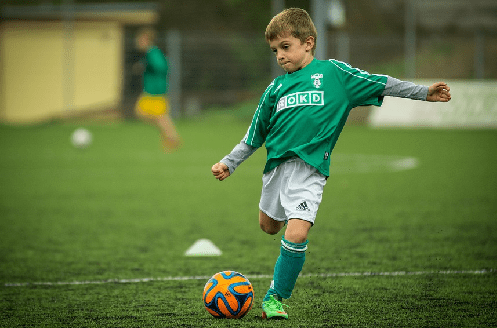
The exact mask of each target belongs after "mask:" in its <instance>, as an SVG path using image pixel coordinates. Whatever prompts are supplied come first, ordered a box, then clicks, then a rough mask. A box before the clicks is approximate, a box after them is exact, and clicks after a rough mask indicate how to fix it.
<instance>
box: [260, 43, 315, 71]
mask: <svg viewBox="0 0 497 328" xmlns="http://www.w3.org/2000/svg"><path fill="white" fill-rule="evenodd" d="M269 46H270V47H271V50H272V51H273V52H274V54H275V55H276V60H277V62H278V64H279V65H280V66H281V67H282V68H283V69H284V70H285V71H286V72H288V73H293V72H295V71H298V70H299V69H302V68H304V67H305V66H307V64H309V63H310V62H311V61H312V59H313V58H314V56H313V55H312V48H313V47H314V38H313V37H312V36H310V37H308V38H307V40H306V41H305V42H304V43H301V42H300V40H299V39H297V38H296V37H294V36H292V35H291V34H288V35H286V36H279V37H276V38H274V39H273V40H271V41H269Z"/></svg>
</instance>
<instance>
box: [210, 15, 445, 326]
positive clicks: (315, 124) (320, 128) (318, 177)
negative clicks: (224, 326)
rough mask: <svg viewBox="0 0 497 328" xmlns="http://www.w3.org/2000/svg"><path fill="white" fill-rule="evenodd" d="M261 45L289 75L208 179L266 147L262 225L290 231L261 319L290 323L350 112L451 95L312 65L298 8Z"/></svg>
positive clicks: (310, 32) (311, 39)
mask: <svg viewBox="0 0 497 328" xmlns="http://www.w3.org/2000/svg"><path fill="white" fill-rule="evenodd" d="M266 41H267V42H268V43H269V46H270V47H271V50H272V51H273V52H274V53H275V55H276V60H277V61H278V64H279V65H280V66H281V67H282V68H283V69H284V70H285V71H286V74H285V75H282V76H279V77H277V78H276V79H275V80H274V81H273V82H272V83H271V84H270V85H269V86H268V88H267V89H266V91H265V92H264V93H263V95H262V97H261V99H260V102H259V105H258V107H257V110H256V111H255V114H254V117H253V119H252V124H251V125H250V127H249V129H248V131H247V133H246V135H245V137H244V138H243V139H242V141H241V142H240V143H239V144H238V145H236V146H235V148H234V149H233V151H232V152H231V153H230V154H229V155H227V156H225V157H224V158H223V159H222V160H221V161H220V162H219V163H216V164H214V165H213V166H212V173H213V175H214V176H215V178H216V179H218V180H220V181H222V180H224V179H226V178H227V177H228V176H230V175H231V174H233V172H234V171H235V169H236V168H237V167H238V166H239V165H240V164H241V163H242V162H243V161H244V160H246V159H247V158H248V157H249V156H250V155H251V154H253V153H254V151H255V150H257V149H258V148H259V147H261V146H262V145H263V144H264V143H265V146H266V149H267V162H266V167H265V168H264V174H263V178H262V181H263V186H262V193H261V199H260V203H259V209H260V211H259V224H260V227H261V229H262V230H263V231H264V232H266V233H268V234H271V235H274V234H276V233H278V232H279V231H280V230H281V229H282V228H283V226H284V225H285V224H286V225H287V227H286V230H285V233H284V235H283V236H282V238H281V247H280V256H279V257H278V259H277V261H276V264H275V267H274V274H273V281H272V282H271V285H270V287H269V289H268V291H267V294H266V296H265V297H264V299H263V302H262V310H263V312H262V316H263V318H268V319H270V318H280V319H281V318H285V319H287V318H288V314H287V313H286V312H285V311H284V309H283V307H282V303H281V301H282V299H287V298H289V297H290V296H291V294H292V291H293V288H294V286H295V282H296V280H297V277H298V275H299V273H300V271H301V270H302V266H303V264H304V261H305V252H306V250H307V242H308V241H307V234H308V232H309V229H310V228H311V227H312V226H313V225H314V220H315V217H316V213H317V211H318V207H319V204H320V202H321V198H322V193H323V187H324V185H325V184H326V179H327V177H328V176H329V166H330V154H331V152H332V150H333V148H334V146H335V143H336V142H337V139H338V136H339V135H340V132H341V131H342V128H343V126H344V125H345V121H346V119H347V116H348V114H349V112H350V110H351V109H352V108H354V107H357V106H364V105H376V106H380V105H381V104H382V101H383V97H384V96H393V97H404V98H411V99H417V100H426V101H442V102H446V101H449V100H450V99H451V96H450V93H449V90H450V89H449V87H448V86H447V85H446V84H445V83H443V82H438V83H435V84H433V85H432V86H430V87H427V86H419V85H415V84H413V83H410V82H403V81H399V80H397V79H394V78H392V77H389V76H385V75H375V74H369V73H368V72H365V71H361V70H359V69H355V68H352V67H351V66H349V65H348V64H345V63H343V62H340V61H337V60H317V59H315V58H314V51H315V48H316V28H315V27H314V24H313V23H312V20H311V18H310V17H309V15H308V14H307V12H306V11H305V10H302V9H298V8H291V9H286V10H284V11H282V12H281V13H279V14H278V15H276V16H275V17H273V19H272V20H271V22H270V23H269V25H268V26H267V28H266Z"/></svg>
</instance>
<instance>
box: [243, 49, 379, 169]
mask: <svg viewBox="0 0 497 328" xmlns="http://www.w3.org/2000/svg"><path fill="white" fill-rule="evenodd" d="M386 83H387V76H385V75H375V74H369V73H368V72H365V71H362V70H359V69H357V68H353V67H351V66H350V65H349V64H346V63H343V62H340V61H337V60H317V59H313V61H312V62H311V63H310V64H308V65H307V66H306V67H304V68H303V69H301V70H298V71H296V72H293V73H291V74H285V75H282V76H279V77H277V78H276V79H275V80H274V81H273V82H272V83H271V84H270V85H269V86H268V87H267V89H266V91H265V92H264V94H263V95H262V97H261V99H260V102H259V105H258V107H257V110H256V112H255V114H254V117H253V119H252V123H251V125H250V127H249V129H248V131H247V133H246V135H245V137H244V139H243V142H245V143H246V144H247V145H249V146H252V147H255V148H258V147H261V146H262V145H263V144H264V143H265V146H266V149H267V162H266V166H265V168H264V173H266V172H269V171H271V170H272V169H274V168H275V167H276V166H278V165H279V164H281V163H282V162H284V161H286V160H288V159H289V158H291V157H294V156H298V157H300V158H301V159H302V160H304V161H305V162H306V163H308V164H309V165H311V166H313V167H315V168H316V169H317V170H318V171H319V172H320V173H322V174H323V175H325V176H329V175H330V174H329V168H330V154H331V152H332V151H333V148H334V147H335V144H336V142H337V140H338V136H339V135H340V132H342V128H343V126H344V125H345V122H346V120H347V116H348V115H349V112H350V110H351V109H352V108H354V107H357V106H366V105H375V106H381V104H382V102H383V96H382V92H383V91H384V90H385V86H386Z"/></svg>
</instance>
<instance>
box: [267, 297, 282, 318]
mask: <svg viewBox="0 0 497 328" xmlns="http://www.w3.org/2000/svg"><path fill="white" fill-rule="evenodd" d="M283 305H285V304H282V303H281V302H280V301H278V300H277V299H275V298H274V296H273V295H271V296H269V301H265V302H262V319H288V314H287V313H286V312H285V310H283ZM285 306H287V307H288V305H285Z"/></svg>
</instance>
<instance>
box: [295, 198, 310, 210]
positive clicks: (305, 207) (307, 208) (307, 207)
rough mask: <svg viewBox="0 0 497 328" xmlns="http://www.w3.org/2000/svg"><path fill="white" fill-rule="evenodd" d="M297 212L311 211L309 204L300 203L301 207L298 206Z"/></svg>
mask: <svg viewBox="0 0 497 328" xmlns="http://www.w3.org/2000/svg"><path fill="white" fill-rule="evenodd" d="M296 209H297V211H310V209H309V206H307V202H306V201H305V200H304V201H303V202H302V203H300V205H299V206H297V208H296Z"/></svg>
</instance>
